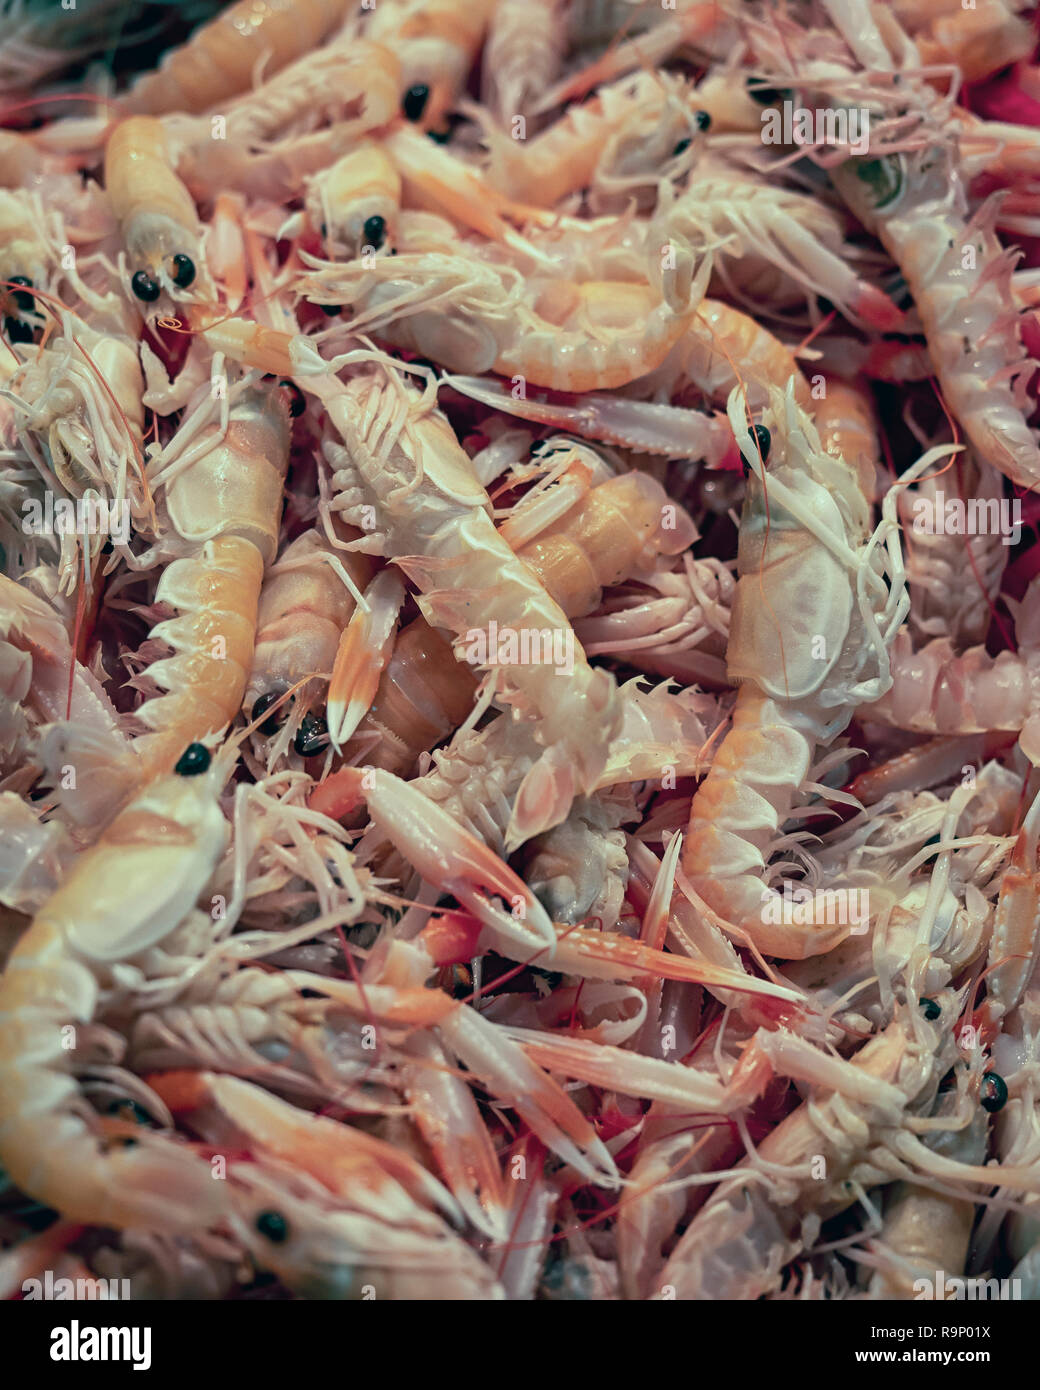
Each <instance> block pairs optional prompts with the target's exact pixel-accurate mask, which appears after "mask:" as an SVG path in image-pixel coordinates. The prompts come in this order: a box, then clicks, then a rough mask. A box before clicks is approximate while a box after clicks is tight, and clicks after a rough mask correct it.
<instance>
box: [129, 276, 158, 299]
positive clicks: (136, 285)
mask: <svg viewBox="0 0 1040 1390" xmlns="http://www.w3.org/2000/svg"><path fill="white" fill-rule="evenodd" d="M130 288H131V289H132V290H133V292H134V294H136V295H137V297H138V299H141V300H143V301H144V302H145V304H151V303H152V301H153V300H155V299H158V298H159V286H158V285H157V284H156V283H155V281H154V280H153V279H152V277H151V276H150V275H149V274H148V272H147V270H136V271H134V274H133V278H132V279H131V281H130Z"/></svg>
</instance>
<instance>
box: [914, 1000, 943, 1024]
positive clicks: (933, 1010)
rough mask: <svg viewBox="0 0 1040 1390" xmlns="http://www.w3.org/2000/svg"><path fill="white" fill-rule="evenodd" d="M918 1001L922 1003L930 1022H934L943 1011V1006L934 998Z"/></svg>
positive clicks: (923, 1010) (923, 1011)
mask: <svg viewBox="0 0 1040 1390" xmlns="http://www.w3.org/2000/svg"><path fill="white" fill-rule="evenodd" d="M917 1002H918V1003H919V1004H920V1006H921V1012H922V1013H923V1014H924V1016H925V1018H926V1019H927V1020H928V1022H929V1023H934V1022H935V1020H936V1019H937V1018H938V1017H939V1015H940V1014H941V1013H942V1008H941V1007H940V1005H939V1004H937V1003H936V1002H935V1000H934V999H919V1000H918V1001H917Z"/></svg>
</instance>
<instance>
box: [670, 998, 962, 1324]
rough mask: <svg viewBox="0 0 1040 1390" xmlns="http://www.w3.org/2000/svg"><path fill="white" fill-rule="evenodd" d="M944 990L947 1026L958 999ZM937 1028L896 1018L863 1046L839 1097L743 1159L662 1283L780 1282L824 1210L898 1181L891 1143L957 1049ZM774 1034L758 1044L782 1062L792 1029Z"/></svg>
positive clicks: (709, 1291) (749, 1293)
mask: <svg viewBox="0 0 1040 1390" xmlns="http://www.w3.org/2000/svg"><path fill="white" fill-rule="evenodd" d="M946 997H947V999H948V1001H949V1003H948V1004H947V1009H946V1016H945V1026H946V1028H947V1029H948V1028H949V1025H950V1023H951V1022H952V1017H953V1011H954V1007H955V1005H954V1002H953V997H952V996H950V995H947V996H946ZM906 1007H907V1010H909V1008H910V1007H911V1006H910V1005H907V1006H906ZM926 1029H927V1031H926ZM935 1033H936V1029H935V1025H925V1024H924V1021H923V1020H918V1019H916V1018H915V1019H914V1020H913V1023H912V1025H909V1026H908V1020H907V1019H906V1018H905V1017H902V1016H900V1017H897V1018H896V1019H894V1020H893V1021H892V1023H890V1024H889V1025H888V1027H887V1028H886V1029H885V1031H884V1032H883V1033H880V1034H878V1035H876V1036H875V1037H873V1038H872V1039H871V1040H870V1041H869V1042H867V1043H866V1044H865V1045H864V1046H863V1047H862V1048H861V1049H860V1050H859V1051H858V1052H857V1053H856V1055H855V1056H854V1057H853V1058H852V1061H851V1062H850V1063H848V1064H847V1066H848V1071H847V1072H846V1073H844V1075H843V1078H842V1079H841V1080H840V1081H838V1084H837V1088H836V1089H835V1090H834V1092H833V1093H832V1094H831V1095H829V1096H827V1098H826V1099H824V1100H822V1101H818V1100H816V1099H815V1098H814V1099H812V1100H809V1101H805V1102H803V1104H801V1105H800V1106H799V1107H798V1109H797V1110H795V1111H793V1112H792V1113H791V1114H790V1115H788V1116H787V1118H786V1119H784V1120H781V1122H780V1124H779V1125H777V1126H776V1128H775V1129H773V1130H771V1131H770V1133H769V1134H768V1135H767V1136H766V1138H765V1139H764V1140H763V1141H762V1143H761V1144H759V1145H758V1148H757V1150H756V1153H755V1154H754V1155H752V1156H751V1157H749V1158H746V1159H745V1160H744V1161H743V1162H742V1163H741V1164H740V1165H739V1167H740V1169H742V1170H746V1173H744V1172H742V1173H741V1174H740V1175H739V1176H734V1177H731V1178H729V1179H727V1180H725V1181H723V1182H722V1183H720V1185H719V1186H718V1188H717V1189H716V1190H715V1192H714V1193H713V1194H712V1196H711V1197H710V1198H709V1200H708V1202H707V1203H706V1204H705V1205H704V1206H703V1207H702V1208H701V1210H700V1211H699V1212H698V1213H697V1215H696V1216H695V1217H694V1219H693V1221H692V1222H691V1223H690V1225H689V1227H688V1228H687V1230H686V1232H685V1233H684V1234H683V1236H682V1238H681V1239H680V1241H679V1244H678V1245H677V1246H676V1248H675V1250H674V1252H673V1253H672V1255H671V1257H670V1258H669V1260H668V1263H667V1264H666V1265H665V1268H664V1270H663V1272H662V1274H661V1276H660V1281H659V1283H658V1286H657V1287H658V1289H659V1290H662V1291H663V1290H665V1289H668V1290H669V1296H670V1297H676V1298H683V1299H730V1298H739V1299H754V1298H759V1297H761V1296H762V1295H763V1294H765V1293H768V1292H770V1291H772V1290H775V1289H776V1288H778V1287H779V1284H780V1280H781V1276H782V1273H783V1269H784V1266H785V1265H786V1264H788V1263H789V1262H790V1261H791V1260H792V1259H793V1258H794V1257H795V1256H796V1255H797V1254H798V1253H799V1251H800V1250H801V1249H802V1246H803V1243H811V1242H812V1240H813V1239H814V1235H813V1233H814V1232H815V1231H816V1230H818V1229H819V1221H820V1219H821V1218H823V1217H825V1216H827V1215H833V1214H835V1213H836V1212H837V1211H841V1210H844V1209H845V1208H846V1207H848V1206H850V1205H851V1204H852V1203H853V1202H854V1201H855V1200H856V1189H857V1184H861V1185H864V1186H870V1185H873V1184H876V1183H878V1182H887V1181H891V1179H892V1177H893V1176H896V1175H897V1174H898V1173H899V1172H900V1170H901V1167H902V1165H900V1164H899V1163H898V1162H897V1161H896V1160H895V1157H894V1154H893V1153H892V1149H891V1147H890V1146H893V1145H894V1141H895V1140H896V1139H897V1137H898V1134H899V1130H900V1127H901V1125H902V1123H903V1122H904V1112H905V1111H906V1109H907V1108H908V1107H909V1106H912V1105H914V1104H915V1103H920V1102H921V1101H922V1100H923V1101H924V1102H925V1103H927V1102H928V1101H929V1100H930V1099H931V1097H932V1096H933V1095H934V1088H935V1086H936V1085H937V1084H938V1080H939V1076H938V1075H937V1074H936V1068H937V1065H938V1063H939V1062H941V1060H942V1057H943V1056H944V1055H945V1056H946V1057H947V1058H951V1057H952V1055H953V1050H952V1047H951V1046H950V1045H949V1042H948V1040H947V1043H946V1046H945V1047H943V1046H941V1044H942V1038H941V1037H938V1038H937V1037H936V1036H935ZM770 1036H771V1035H765V1036H764V1035H763V1034H762V1033H759V1034H758V1035H757V1037H756V1040H755V1043H754V1044H753V1046H755V1045H758V1046H765V1047H766V1048H767V1049H768V1050H769V1052H770V1053H771V1055H772V1056H773V1057H774V1058H776V1059H777V1060H779V1057H780V1056H781V1055H782V1053H783V1051H784V1050H785V1049H784V1042H785V1040H784V1035H782V1034H778V1035H775V1037H776V1046H775V1047H774V1046H772V1045H771V1043H770ZM802 1047H806V1045H804V1044H801V1045H800V1048H799V1050H801V1048H802ZM814 1050H815V1049H812V1048H811V1047H808V1048H807V1052H806V1055H805V1056H804V1057H803V1058H802V1059H800V1060H801V1062H802V1065H803V1066H804V1067H805V1073H802V1070H801V1066H800V1067H799V1074H807V1073H808V1071H810V1070H812V1069H813V1068H814V1067H815V1066H817V1065H818V1063H817V1062H816V1060H815V1059H813V1058H812V1057H811V1056H810V1055H808V1054H809V1053H811V1052H813V1051H814ZM781 1066H783V1063H781ZM833 1080H837V1078H833ZM828 1089H829V1088H828ZM921 1147H922V1148H923V1145H922V1146H921ZM926 1152H927V1151H926ZM817 1155H819V1156H822V1158H823V1160H824V1164H825V1171H826V1177H825V1179H824V1180H822V1181H821V1180H819V1179H817V1178H815V1177H810V1176H808V1171H807V1170H808V1169H809V1168H810V1165H811V1161H812V1159H813V1157H814V1156H817ZM772 1165H782V1167H783V1169H784V1170H786V1171H785V1172H783V1174H782V1175H781V1174H780V1172H779V1171H778V1169H777V1168H776V1167H773V1166H772ZM973 1171H982V1170H973ZM767 1175H768V1176H767ZM759 1177H761V1178H762V1179H763V1181H758V1180H756V1179H757V1178H759Z"/></svg>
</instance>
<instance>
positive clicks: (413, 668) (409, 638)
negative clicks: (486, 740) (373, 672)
mask: <svg viewBox="0 0 1040 1390" xmlns="http://www.w3.org/2000/svg"><path fill="white" fill-rule="evenodd" d="M476 686H477V680H476V677H475V676H474V674H473V672H472V670H471V668H470V667H469V666H467V665H466V663H465V662H462V661H459V660H458V659H457V658H456V656H455V654H454V652H453V651H452V648H451V643H450V642H448V641H446V640H445V638H443V637H442V636H441V635H440V633H439V632H437V631H435V629H434V628H432V627H430V625H429V624H428V623H427V622H426V621H425V619H423V618H416V619H414V621H412V622H410V623H409V624H408V625H407V626H406V627H404V628H402V629H401V632H400V634H399V635H398V638H397V641H396V642H395V644H394V650H393V653H392V655H391V657H390V660H389V662H388V663H387V666H386V670H385V671H384V672H383V674H382V676H381V677H380V681H379V685H378V688H377V690H376V694H375V698H374V699H373V701H372V707H371V709H370V710H369V711H368V713H367V714H366V715H365V717H364V719H363V720H362V721H361V723H360V724H359V726H358V730H357V739H358V741H359V746H360V747H361V748H363V749H364V750H365V751H364V758H365V761H366V762H367V763H370V764H371V765H372V766H374V767H381V768H385V769H386V770H387V771H388V772H393V773H396V774H397V775H398V776H404V775H405V773H407V772H408V771H409V770H410V769H411V768H412V767H413V766H414V764H415V761H416V759H417V758H418V757H419V754H420V753H423V752H425V751H426V750H427V749H430V748H433V747H434V746H435V745H436V744H438V743H440V742H441V740H442V739H445V738H447V736H448V735H449V734H450V733H451V732H452V730H453V729H456V728H457V727H458V725H459V724H460V723H461V722H462V721H463V719H465V717H466V715H467V714H468V713H469V711H470V709H471V708H472V706H473V698H474V695H475V692H476ZM369 743H371V747H369Z"/></svg>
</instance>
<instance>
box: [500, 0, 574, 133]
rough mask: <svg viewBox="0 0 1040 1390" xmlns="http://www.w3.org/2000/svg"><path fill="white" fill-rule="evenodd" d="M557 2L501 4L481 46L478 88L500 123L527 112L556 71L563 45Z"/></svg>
mask: <svg viewBox="0 0 1040 1390" xmlns="http://www.w3.org/2000/svg"><path fill="white" fill-rule="evenodd" d="M563 11H564V7H563V5H562V4H561V3H560V0H499V3H498V4H497V5H496V6H495V10H494V13H493V14H492V16H491V25H490V28H489V31H488V38H487V43H486V45H485V47H484V70H483V80H482V83H481V90H482V93H483V94H484V101H485V104H486V105H487V106H488V108H489V110H490V111H491V112H492V113H493V114H494V115H495V116H496V117H497V118H498V120H499V121H500V122H501V123H502V124H503V125H508V124H509V122H510V121H511V120H512V119H513V118H514V117H516V116H525V117H526V116H528V115H530V114H531V108H532V107H533V105H534V103H535V102H536V101H537V99H538V98H539V96H540V95H541V94H542V92H544V91H545V89H546V87H548V86H549V83H550V82H551V81H552V80H553V78H555V77H556V75H557V73H558V72H559V70H560V63H561V61H562V58H563V50H564V46H565V41H566V32H565V24H564V13H563Z"/></svg>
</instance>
